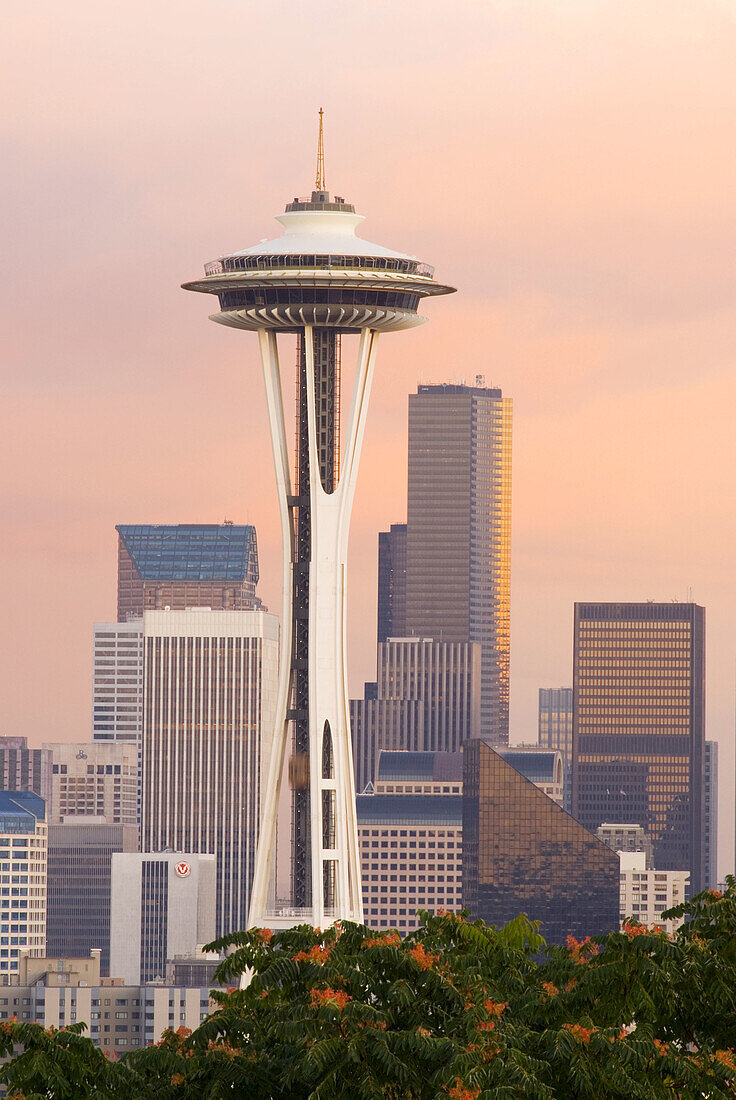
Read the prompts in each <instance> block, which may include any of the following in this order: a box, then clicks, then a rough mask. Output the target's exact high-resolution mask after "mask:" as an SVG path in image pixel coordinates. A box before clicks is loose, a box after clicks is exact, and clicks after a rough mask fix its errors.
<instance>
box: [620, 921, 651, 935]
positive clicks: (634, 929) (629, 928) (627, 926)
mask: <svg viewBox="0 0 736 1100" xmlns="http://www.w3.org/2000/svg"><path fill="white" fill-rule="evenodd" d="M623 931H624V932H625V933H626V935H627V936H628V937H629V939H633V938H634V936H646V934H647V932H648V931H649V929H648V928H647V926H646V924H637V923H635V922H634V921H632V920H631V919H630V918H628V917H627V919H626V920H625V921H624V927H623Z"/></svg>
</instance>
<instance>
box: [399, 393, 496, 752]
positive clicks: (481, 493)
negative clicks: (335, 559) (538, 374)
mask: <svg viewBox="0 0 736 1100" xmlns="http://www.w3.org/2000/svg"><path fill="white" fill-rule="evenodd" d="M511 416H512V404H511V400H510V399H509V398H504V397H503V396H502V394H501V390H499V389H487V388H485V387H484V386H476V387H472V386H462V385H427V386H420V387H419V389H418V391H417V393H416V394H411V395H410V397H409V491H408V522H407V541H406V629H407V633H409V634H416V635H418V636H421V637H434V638H437V639H442V640H443V641H455V642H460V641H470V642H477V643H479V644H480V646H481V653H482V656H481V667H482V682H481V733H482V735H483V736H484V737H487V738H488V739H489V740H492V741H494V742H495V743H499V744H505V743H507V742H508V724H509V718H508V712H509V659H510V607H511V604H510V601H511V587H510V547H511Z"/></svg>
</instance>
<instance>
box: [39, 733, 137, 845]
mask: <svg viewBox="0 0 736 1100" xmlns="http://www.w3.org/2000/svg"><path fill="white" fill-rule="evenodd" d="M44 749H46V750H47V751H48V752H50V753H51V757H52V760H53V763H52V768H51V781H52V782H51V792H52V793H51V806H52V812H51V814H50V815H49V824H50V825H58V824H60V823H61V822H63V821H64V819H65V818H67V817H85V816H89V817H95V818H99V817H102V818H104V819H105V821H106V822H107V823H108V824H109V825H137V823H138V749H137V746H136V745H127V744H115V743H113V744H97V743H95V742H91V743H90V742H87V741H84V742H79V741H75V742H65V741H62V742H47V743H46V744H45V745H44Z"/></svg>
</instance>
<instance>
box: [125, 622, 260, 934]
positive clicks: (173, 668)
mask: <svg viewBox="0 0 736 1100" xmlns="http://www.w3.org/2000/svg"><path fill="white" fill-rule="evenodd" d="M278 637H279V627H278V620H277V619H276V617H275V616H274V615H269V614H267V613H266V612H263V611H207V610H201V609H190V610H189V611H146V612H145V613H144V616H143V645H144V656H143V660H144V679H145V686H144V698H145V704H144V714H143V743H142V757H143V767H142V805H141V850H142V851H144V852H160V851H162V850H164V849H166V848H171V849H172V850H173V851H175V852H200V853H205V854H206V853H210V854H213V855H215V856H216V857H217V934H218V936H219V935H223V934H225V933H226V932H231V931H234V930H237V929H241V928H245V927H247V923H248V900H249V896H250V889H251V882H252V878H253V867H254V862H255V852H256V843H257V839H258V830H259V825H260V822H261V819H262V815H263V797H264V784H263V777H264V775H266V774H267V771H268V765H269V760H270V753H271V746H272V742H273V731H274V722H275V717H276V688H277V679H278Z"/></svg>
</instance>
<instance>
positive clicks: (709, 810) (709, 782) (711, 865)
mask: <svg viewBox="0 0 736 1100" xmlns="http://www.w3.org/2000/svg"><path fill="white" fill-rule="evenodd" d="M704 772H705V777H704V787H703V791H704V810H703V817H704V820H705V855H704V859H705V881H704V883H703V885H704V886H705V888H706V890H715V888H716V885H717V883H718V742H717V741H706V742H705V767H704Z"/></svg>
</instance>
